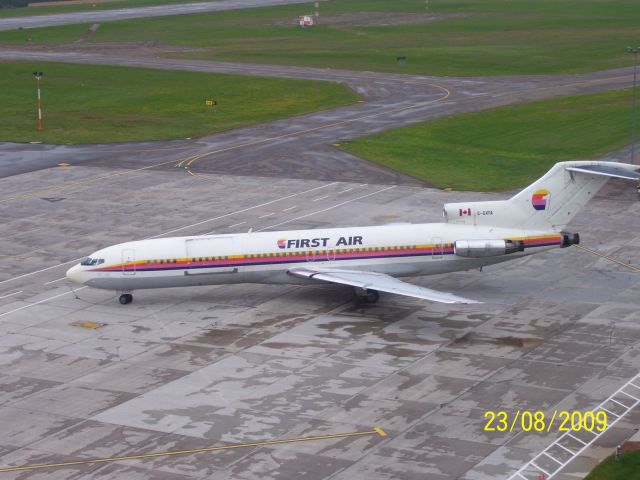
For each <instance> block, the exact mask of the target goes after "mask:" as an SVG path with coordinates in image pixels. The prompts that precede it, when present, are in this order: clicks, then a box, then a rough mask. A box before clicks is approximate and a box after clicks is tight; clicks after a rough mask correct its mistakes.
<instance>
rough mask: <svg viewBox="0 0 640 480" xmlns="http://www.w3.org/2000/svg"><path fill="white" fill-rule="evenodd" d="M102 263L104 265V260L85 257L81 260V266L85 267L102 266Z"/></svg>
mask: <svg viewBox="0 0 640 480" xmlns="http://www.w3.org/2000/svg"><path fill="white" fill-rule="evenodd" d="M101 263H104V258H91V257H85V258H83V259H82V260H80V265H84V266H85V267H86V266H89V265H100V264H101Z"/></svg>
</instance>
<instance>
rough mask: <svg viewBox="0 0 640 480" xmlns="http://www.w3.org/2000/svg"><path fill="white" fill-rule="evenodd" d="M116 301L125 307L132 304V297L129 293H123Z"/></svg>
mask: <svg viewBox="0 0 640 480" xmlns="http://www.w3.org/2000/svg"><path fill="white" fill-rule="evenodd" d="M118 301H119V302H120V303H121V304H122V305H126V304H127V303H131V302H133V295H131V294H130V293H123V294H122V295H120V298H118Z"/></svg>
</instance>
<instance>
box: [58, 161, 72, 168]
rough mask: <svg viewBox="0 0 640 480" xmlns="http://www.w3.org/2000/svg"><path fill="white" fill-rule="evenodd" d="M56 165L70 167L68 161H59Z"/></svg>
mask: <svg viewBox="0 0 640 480" xmlns="http://www.w3.org/2000/svg"><path fill="white" fill-rule="evenodd" d="M58 166H59V167H70V166H71V164H70V163H67V162H60V163H59V164H58Z"/></svg>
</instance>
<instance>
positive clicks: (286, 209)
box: [282, 205, 297, 212]
mask: <svg viewBox="0 0 640 480" xmlns="http://www.w3.org/2000/svg"><path fill="white" fill-rule="evenodd" d="M296 207H297V205H294V206H293V207H289V208H285V209H284V210H282V211H283V212H288V211H289V210H293V209H294V208H296Z"/></svg>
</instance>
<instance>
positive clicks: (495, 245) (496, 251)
mask: <svg viewBox="0 0 640 480" xmlns="http://www.w3.org/2000/svg"><path fill="white" fill-rule="evenodd" d="M453 249H454V252H455V254H456V255H458V256H459V257H469V258H484V257H497V256H500V255H508V254H510V253H516V252H523V251H524V242H523V241H522V240H456V242H455V243H454V244H453Z"/></svg>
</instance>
